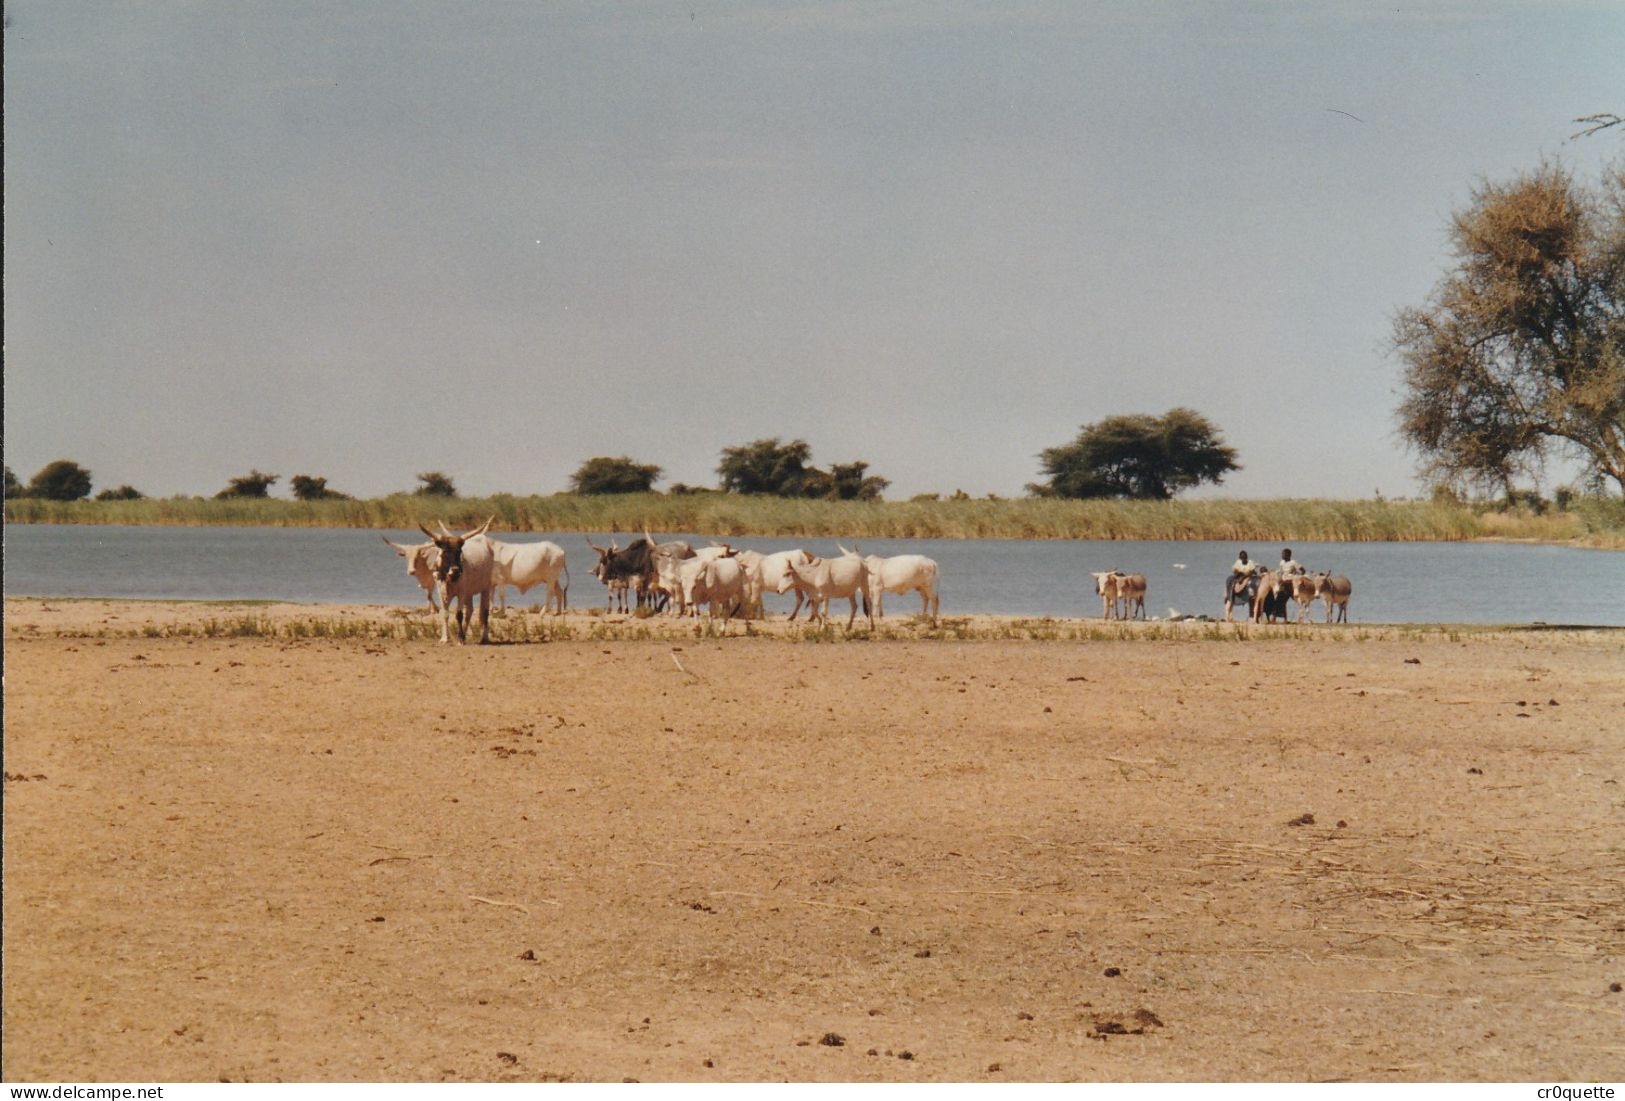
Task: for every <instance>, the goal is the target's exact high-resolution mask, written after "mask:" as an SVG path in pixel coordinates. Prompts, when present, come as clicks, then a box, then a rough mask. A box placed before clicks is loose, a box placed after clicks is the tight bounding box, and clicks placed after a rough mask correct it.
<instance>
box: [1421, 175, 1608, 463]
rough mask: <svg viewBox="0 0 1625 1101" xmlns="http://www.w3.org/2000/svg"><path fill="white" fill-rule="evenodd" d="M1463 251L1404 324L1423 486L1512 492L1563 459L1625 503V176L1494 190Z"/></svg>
mask: <svg viewBox="0 0 1625 1101" xmlns="http://www.w3.org/2000/svg"><path fill="white" fill-rule="evenodd" d="M1451 238H1452V240H1453V242H1454V245H1455V254H1456V259H1457V264H1456V266H1455V268H1454V269H1453V270H1452V271H1450V272H1449V273H1448V274H1446V275H1445V277H1444V278H1443V279H1441V280H1440V281H1439V283H1438V285H1437V286H1435V287H1434V289H1433V294H1432V296H1431V297H1430V298H1429V300H1428V302H1427V304H1426V305H1425V306H1421V307H1417V308H1413V309H1407V310H1404V311H1401V312H1400V313H1399V315H1398V316H1397V317H1396V318H1395V320H1394V330H1393V347H1394V350H1395V351H1396V353H1397V354H1398V356H1399V359H1400V360H1401V362H1402V363H1403V364H1404V375H1403V378H1402V381H1401V387H1402V401H1401V403H1400V406H1399V427H1400V434H1401V436H1402V437H1403V439H1404V440H1405V441H1406V443H1407V444H1409V445H1410V447H1411V448H1412V449H1413V450H1415V451H1416V452H1417V453H1418V454H1419V455H1420V456H1421V458H1422V460H1423V466H1422V473H1423V476H1424V477H1425V478H1426V479H1427V480H1428V481H1430V482H1432V483H1434V484H1436V485H1437V484H1444V485H1451V486H1464V485H1478V486H1486V487H1491V486H1492V487H1496V488H1498V489H1500V490H1502V491H1506V492H1510V491H1511V489H1512V479H1513V477H1514V476H1515V475H1517V474H1519V473H1530V472H1534V471H1537V470H1538V469H1539V468H1540V466H1541V464H1542V463H1543V462H1544V459H1545V457H1546V455H1547V452H1548V451H1549V450H1550V449H1552V448H1553V447H1554V446H1555V447H1556V448H1557V449H1558V450H1560V451H1562V452H1564V453H1567V454H1569V455H1571V456H1574V457H1576V458H1578V459H1579V460H1580V461H1581V462H1582V463H1584V464H1585V466H1586V470H1587V475H1588V476H1589V477H1590V478H1591V479H1592V480H1594V481H1597V482H1601V480H1602V479H1603V478H1604V477H1606V478H1611V479H1613V480H1614V482H1616V483H1617V484H1618V485H1619V486H1620V487H1621V489H1622V490H1625V311H1622V308H1621V307H1622V306H1625V168H1620V169H1616V170H1614V171H1613V172H1611V173H1610V174H1609V175H1608V176H1607V177H1606V178H1605V180H1604V182H1603V185H1602V186H1601V188H1599V189H1598V190H1597V191H1589V190H1587V189H1585V188H1583V187H1582V186H1580V185H1578V184H1576V183H1575V181H1574V180H1573V179H1572V178H1571V177H1570V176H1569V174H1568V173H1567V172H1566V171H1564V170H1563V169H1562V168H1560V167H1557V166H1554V165H1544V166H1542V167H1541V168H1539V169H1537V170H1536V171H1534V172H1531V173H1528V174H1526V175H1523V176H1520V177H1518V178H1516V179H1514V180H1513V181H1512V182H1510V183H1506V184H1491V183H1485V184H1481V185H1480V186H1479V187H1478V188H1476V189H1475V190H1474V192H1473V197H1472V202H1471V203H1470V205H1469V206H1468V207H1467V208H1466V209H1465V210H1462V211H1460V212H1458V213H1457V214H1456V215H1455V217H1454V218H1453V219H1452V221H1451Z"/></svg>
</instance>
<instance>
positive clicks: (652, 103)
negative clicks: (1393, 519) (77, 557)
mask: <svg viewBox="0 0 1625 1101" xmlns="http://www.w3.org/2000/svg"><path fill="white" fill-rule="evenodd" d="M1396 2H1397V0H1387V2H1384V3H1361V2H1358V0H1347V2H1345V0H1336V2H1333V0H1327V2H1323V3H1317V2H1283V3H1231V2H1225V3H1220V2H1214V3H1200V4H1197V3H1191V4H1154V3H1137V2H1121V3H1115V2H1114V3H1091V2H1055V3H1047V2H1031V3H974V4H973V3H954V2H941V3H923V2H918V3H916V2H909V0H904V2H897V3H884V2H878V0H876V2H862V3H857V2H851V3H816V4H800V3H742V4H717V3H714V2H711V0H684V2H683V3H675V4H640V5H633V4H602V3H579V4H575V3H551V2H550V3H541V2H534V3H533V2H526V3H456V4H454V3H414V2H407V0H391V2H371V3H361V2H338V0H331V2H323V3H298V2H291V0H274V2H271V0H266V2H254V0H237V2H232V3H212V2H178V0H176V2H164V0H137V2H128V3H113V2H96V3H77V2H71V0H20V2H15V0H14V2H8V3H7V4H6V14H7V21H8V26H7V29H6V32H5V138H6V141H5V170H6V175H5V322H6V348H5V353H6V354H5V387H6V394H5V398H6V402H5V459H6V462H7V463H8V464H9V465H10V466H11V467H12V469H13V470H15V471H16V472H17V473H18V474H19V475H20V476H21V477H23V478H24V479H26V478H27V477H29V476H30V475H31V474H32V473H33V472H34V471H35V470H37V469H38V468H39V467H40V466H42V465H44V463H46V462H47V461H49V460H51V459H54V458H58V457H64V456H65V457H69V458H73V459H76V460H78V461H79V462H81V463H83V464H85V465H86V466H88V467H89V468H90V469H91V470H92V471H93V473H94V475H95V479H96V484H97V487H98V488H102V487H106V486H113V485H117V484H119V483H123V482H128V483H132V484H134V485H136V486H137V487H138V488H140V489H142V490H144V491H146V492H147V493H149V494H162V495H167V494H170V493H178V492H183V493H212V492H214V491H215V490H217V489H219V488H220V487H221V486H222V485H224V484H225V482H226V479H227V478H228V477H230V476H232V475H235V474H240V473H243V472H245V471H247V470H248V469H249V468H250V467H257V468H259V469H261V470H266V471H273V472H276V473H279V474H281V475H282V476H283V479H284V480H283V482H282V483H281V484H280V485H279V486H278V493H279V494H285V493H286V479H287V478H288V477H289V476H290V475H292V474H296V473H307V474H318V475H325V476H326V477H327V478H328V479H329V482H330V484H331V485H332V486H334V487H335V488H338V489H342V490H345V491H348V492H351V493H357V494H362V495H372V494H377V493H383V492H388V491H391V490H397V489H408V488H411V487H412V486H413V485H414V484H415V481H414V475H415V474H416V473H417V472H418V471H423V470H429V469H440V470H444V471H446V472H447V473H450V474H451V475H452V476H453V477H454V478H455V479H456V481H457V484H458V486H459V488H461V489H462V490H463V491H464V492H467V493H486V492H495V491H501V490H508V491H514V492H520V493H527V492H551V491H554V490H558V489H563V488H565V486H566V484H567V479H568V476H569V474H570V473H571V471H573V470H574V469H575V467H576V466H577V465H578V464H579V463H580V462H581V460H583V459H585V458H587V457H588V456H592V455H602V454H607V455H619V454H623V453H628V454H631V455H632V456H633V457H635V458H637V459H638V460H640V461H643V462H653V463H659V464H660V465H662V466H663V467H665V469H666V473H667V478H668V479H669V480H676V481H685V482H690V483H702V484H713V483H714V481H715V474H714V469H715V467H716V463H717V458H718V452H719V451H720V449H721V448H722V447H724V446H727V445H730V444H737V443H743V442H746V441H748V440H752V439H756V438H758V437H762V436H773V435H777V436H781V437H784V438H786V439H788V438H791V437H802V438H805V439H806V440H807V441H808V442H809V443H811V445H812V448H813V457H814V460H815V461H816V462H820V463H824V464H827V463H829V462H832V461H848V460H852V459H860V458H861V459H866V460H868V461H869V462H870V463H871V464H872V467H873V471H874V472H875V473H879V474H882V475H885V476H887V477H889V478H891V479H892V481H893V485H892V488H891V490H890V491H889V493H888V496H891V497H903V496H908V495H910V494H913V493H917V492H922V491H944V492H948V491H952V490H954V489H956V488H963V489H965V490H967V491H969V492H971V493H974V494H978V495H979V494H984V493H989V492H996V493H1000V494H1005V495H1013V494H1017V493H1019V492H1020V491H1021V487H1022V485H1023V484H1024V483H1026V482H1028V481H1031V480H1034V479H1035V478H1036V477H1037V459H1036V454H1037V452H1038V451H1039V450H1040V449H1041V448H1043V447H1046V446H1050V445H1053V444H1058V443H1063V442H1066V441H1067V440H1069V439H1071V438H1072V437H1073V436H1074V435H1075V434H1076V432H1077V430H1078V427H1079V426H1080V425H1081V424H1083V423H1085V422H1088V421H1093V420H1097V419H1099V418H1100V417H1103V416H1106V415H1108V414H1112V413H1123V412H1154V413H1160V412H1162V411H1164V410H1166V409H1168V408H1170V407H1172V406H1175V405H1187V406H1191V407H1193V408H1195V409H1197V410H1199V411H1201V412H1203V413H1205V414H1207V415H1208V416H1209V417H1211V418H1212V419H1213V420H1214V421H1215V422H1216V423H1217V424H1218V425H1219V426H1220V427H1221V428H1222V429H1223V431H1224V433H1225V436H1226V438H1227V439H1228V441H1229V442H1230V443H1231V444H1233V445H1234V446H1235V447H1237V448H1238V449H1239V451H1240V453H1241V460H1242V462H1243V464H1244V466H1245V469H1244V470H1242V471H1240V472H1238V473H1236V474H1234V475H1232V476H1231V477H1230V478H1229V479H1228V481H1227V482H1226V484H1225V485H1224V486H1223V487H1222V488H1221V489H1220V490H1219V491H1218V492H1219V494H1221V495H1234V496H1243V497H1253V496H1275V495H1294V496H1298V495H1302V496H1310V495H1314V496H1366V495H1369V494H1370V493H1371V492H1372V491H1373V490H1374V489H1379V488H1380V489H1381V490H1382V492H1383V493H1384V494H1387V495H1391V496H1393V495H1404V494H1409V493H1413V492H1416V491H1417V487H1416V483H1415V482H1414V480H1413V478H1412V469H1413V462H1412V460H1411V458H1410V457H1409V456H1408V455H1406V454H1405V453H1404V451H1403V450H1402V449H1401V447H1400V446H1399V444H1398V442H1397V440H1396V439H1395V437H1394V434H1393V415H1392V410H1393V406H1394V404H1395V402H1396V398H1395V388H1396V379H1397V376H1398V367H1397V365H1396V364H1395V362H1394V361H1393V360H1392V359H1391V358H1390V357H1389V356H1388V355H1387V353H1386V352H1385V350H1384V347H1385V342H1386V339H1387V336H1388V332H1389V324H1390V319H1391V317H1392V315H1393V312H1394V311H1395V309H1396V308H1398V307H1400V306H1403V305H1409V304H1415V303H1418V302H1420V301H1421V300H1422V299H1423V298H1424V296H1425V295H1426V294H1427V292H1428V290H1429V289H1430V288H1431V287H1432V285H1433V284H1434V282H1435V281H1436V280H1437V279H1438V277H1439V275H1440V274H1441V273H1442V271H1443V270H1444V269H1445V267H1446V266H1447V264H1448V262H1449V254H1448V245H1447V241H1446V232H1445V231H1446V226H1447V221H1448V217H1449V215H1450V212H1451V211H1452V210H1454V209H1456V208H1458V207H1460V206H1461V205H1462V204H1463V203H1464V202H1465V201H1466V200H1467V198H1468V195H1469V193H1470V189H1471V187H1472V185H1473V183H1474V182H1475V180H1478V179H1480V178H1485V177H1487V178H1491V179H1499V178H1505V177H1507V176H1508V175H1510V174H1512V173H1515V172H1518V171H1521V170H1525V169H1529V168H1531V167H1533V166H1535V165H1536V164H1538V163H1539V161H1540V160H1541V158H1542V157H1552V158H1560V159H1561V160H1562V161H1564V162H1565V163H1567V164H1568V165H1570V167H1572V168H1573V169H1575V170H1576V171H1577V173H1579V174H1580V175H1582V176H1583V177H1586V178H1588V179H1595V178H1596V177H1597V174H1598V171H1599V169H1600V167H1601V165H1602V164H1603V162H1604V161H1605V160H1606V159H1608V158H1610V157H1617V156H1619V155H1621V153H1622V152H1625V142H1622V141H1621V140H1620V139H1619V138H1618V137H1616V136H1612V135H1603V136H1598V137H1593V138H1588V139H1582V140H1580V141H1572V142H1571V141H1568V140H1567V139H1568V138H1569V136H1570V135H1571V134H1572V133H1574V131H1575V130H1576V129H1578V128H1577V127H1576V126H1575V125H1574V124H1573V123H1572V122H1571V121H1570V120H1571V119H1572V118H1573V117H1574V116H1576V115H1581V114H1588V113H1592V112H1597V111H1616V112H1625V4H1621V3H1619V2H1618V0H1598V2H1592V3H1580V2H1575V3H1562V2H1541V3H1533V2H1530V3H1517V4H1513V3H1501V2H1495V0H1460V2H1439V3H1420V4H1417V3H1410V2H1398V3H1397V6H1396ZM1343 112H1347V113H1346V114H1345V113H1343ZM1351 115H1352V116H1357V117H1350V116H1351ZM1206 492H1207V494H1208V495H1212V493H1213V491H1206Z"/></svg>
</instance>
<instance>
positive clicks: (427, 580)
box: [379, 535, 440, 612]
mask: <svg viewBox="0 0 1625 1101" xmlns="http://www.w3.org/2000/svg"><path fill="white" fill-rule="evenodd" d="M379 538H381V539H383V541H384V542H385V543H388V544H389V545H390V546H392V547H394V548H395V553H396V554H398V555H400V556H401V557H402V558H404V559H406V576H408V577H411V578H415V579H416V580H417V583H418V584H419V585H422V586H423V592H424V595H425V596H427V597H428V598H429V611H431V612H438V611H439V610H440V603H439V602H438V601H437V600H435V598H434V590H435V584H436V582H435V577H434V567H435V563H436V562H438V561H439V553H440V552H438V551H436V550H435V549H434V544H433V543H416V544H413V543H395V542H391V541H390V538H389V536H387V535H383V536H379Z"/></svg>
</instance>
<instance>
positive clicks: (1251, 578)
mask: <svg viewBox="0 0 1625 1101" xmlns="http://www.w3.org/2000/svg"><path fill="white" fill-rule="evenodd" d="M490 526H491V521H490V520H487V521H486V522H485V523H483V524H481V525H480V526H479V527H477V528H475V529H473V530H472V531H467V532H464V533H463V534H461V535H457V534H455V533H453V532H451V531H448V530H447V529H446V527H445V525H443V524H442V525H441V526H440V532H439V534H436V533H434V532H432V531H430V530H429V529H428V528H425V527H423V526H422V525H421V524H420V525H419V526H418V527H419V530H420V531H422V532H423V534H424V535H426V536H428V537H429V539H428V542H426V543H417V544H409V543H395V542H391V541H390V540H389V539H388V538H387V537H386V538H385V539H384V542H386V543H388V544H389V545H390V546H391V547H393V548H395V552H396V553H397V554H399V555H400V556H401V557H402V558H404V559H406V572H407V573H408V574H409V575H410V576H412V577H413V578H415V579H416V580H417V582H418V584H420V585H421V586H422V587H423V590H424V592H425V593H426V594H427V595H428V600H429V607H430V609H431V610H432V611H435V612H437V613H439V614H440V616H441V627H440V641H442V642H449V641H450V640H451V624H452V621H453V618H455V621H456V624H457V637H458V639H459V640H461V641H466V640H467V637H468V628H469V627H470V626H471V625H472V623H473V618H474V604H475V600H476V598H477V599H478V602H479V611H480V641H481V642H486V641H488V640H489V638H490V614H491V602H492V601H493V600H496V601H499V602H500V605H501V609H502V611H504V612H506V611H507V607H508V601H507V589H508V587H509V586H512V587H513V588H515V589H518V590H519V592H520V593H521V594H523V593H526V592H529V591H530V590H531V589H533V588H536V587H538V586H545V587H546V590H547V598H546V602H545V604H544V606H543V610H544V611H552V612H557V613H560V614H562V613H563V612H564V610H565V606H566V604H567V603H568V599H569V585H570V571H569V567H568V566H567V565H566V563H565V555H564V548H562V547H560V546H559V545H558V544H556V543H548V542H542V543H504V542H501V541H500V540H497V539H493V538H491V536H490V535H488V534H487V529H489V528H490ZM587 546H588V547H590V548H591V549H592V551H593V553H594V554H595V555H596V556H597V558H598V561H597V563H596V564H595V565H594V566H593V568H592V575H593V576H594V577H596V578H597V579H598V580H599V581H600V582H602V583H603V584H604V586H605V587H606V589H607V590H608V599H609V607H610V610H611V611H616V610H619V611H623V612H629V611H631V610H632V609H633V608H639V609H648V610H649V611H651V612H658V611H670V612H672V613H674V614H676V615H689V616H698V615H699V614H700V612H699V610H700V606H701V605H704V606H705V607H706V609H707V614H708V615H709V616H710V617H712V618H713V619H714V618H716V617H717V616H719V615H720V616H722V617H724V618H725V619H732V618H734V617H735V616H738V617H742V618H746V619H765V618H766V616H767V612H766V609H765V608H764V607H763V604H762V597H763V596H764V595H765V594H766V593H769V592H773V593H778V594H780V595H784V594H787V593H793V594H794V596H795V607H794V609H792V610H791V612H790V619H792V620H794V619H795V618H796V616H797V615H799V614H800V612H801V609H802V606H803V605H805V606H806V607H807V609H808V619H809V621H817V620H820V619H822V620H826V621H827V620H828V618H829V604H830V601H831V600H846V601H848V602H849V603H850V605H851V611H850V612H849V613H848V615H847V618H846V625H847V628H848V629H850V628H851V626H852V624H853V623H854V622H855V621H856V619H857V615H858V605H859V603H860V602H861V603H862V605H863V613H864V616H865V617H866V618H867V619H868V621H869V626H870V627H871V628H873V627H874V622H875V617H876V616H883V615H885V604H884V602H885V597H886V594H887V593H893V594H902V593H910V592H913V593H918V594H919V597H920V602H921V608H920V611H921V614H922V615H925V616H928V617H930V619H931V621H932V623H935V622H936V621H937V617H938V614H939V612H940V610H941V584H940V576H939V575H940V571H939V570H938V568H937V564H936V562H934V561H933V560H931V559H930V558H927V557H925V556H924V555H920V554H900V555H895V556H893V557H890V558H883V557H881V556H880V555H875V554H871V555H860V554H858V553H857V551H855V550H847V549H846V548H845V547H840V545H839V544H837V546H838V547H839V549H840V551H841V554H840V556H839V557H834V558H818V557H815V556H814V555H811V554H809V553H807V552H806V551H805V550H800V549H796V550H783V551H778V552H776V553H772V554H763V553H761V552H760V551H754V550H739V549H737V548H734V547H732V546H729V545H728V544H726V543H716V542H713V543H711V545H710V546H707V547H701V548H699V549H695V548H694V547H692V546H690V545H689V544H688V543H686V542H684V541H682V540H673V541H671V542H667V543H657V542H655V539H654V536H652V535H650V534H649V533H648V532H647V531H645V532H644V533H643V538H641V539H636V540H634V541H632V542H631V543H629V544H627V545H626V546H625V547H622V546H620V545H619V543H618V541H613V540H612V541H611V542H610V545H609V546H608V547H600V546H597V545H595V544H594V543H593V542H592V540H591V539H587ZM1093 577H1094V580H1095V593H1096V595H1098V596H1099V597H1100V598H1101V615H1102V617H1103V618H1125V619H1133V618H1136V617H1138V618H1141V619H1144V618H1145V594H1146V580H1145V575H1144V574H1139V573H1125V572H1123V571H1122V570H1110V571H1107V572H1105V573H1097V574H1094V575H1093ZM1352 592H1353V586H1351V585H1350V584H1349V580H1348V578H1346V577H1341V576H1334V575H1331V574H1328V573H1324V572H1322V573H1317V574H1306V573H1300V574H1287V573H1283V572H1281V571H1263V570H1259V571H1255V572H1253V573H1250V574H1247V575H1244V576H1242V577H1239V578H1233V579H1232V580H1231V581H1230V582H1227V584H1226V586H1225V600H1224V612H1225V614H1224V618H1225V619H1226V620H1227V621H1228V620H1230V619H1232V618H1233V609H1234V605H1235V604H1236V603H1237V602H1241V603H1244V605H1245V607H1246V608H1247V610H1248V612H1249V613H1250V616H1251V618H1252V619H1253V620H1254V621H1255V622H1268V623H1273V622H1276V621H1282V622H1284V621H1285V620H1286V619H1287V613H1288V609H1289V605H1290V604H1291V603H1293V602H1295V603H1296V604H1297V605H1298V617H1297V618H1298V622H1300V623H1301V622H1303V621H1304V619H1305V617H1306V616H1307V615H1308V610H1309V606H1310V605H1311V604H1312V603H1313V602H1314V601H1315V600H1316V599H1317V598H1318V599H1322V600H1324V601H1325V603H1326V622H1328V623H1330V622H1331V621H1332V616H1333V609H1336V611H1337V613H1338V614H1339V615H1340V616H1341V618H1342V621H1343V622H1347V621H1348V602H1349V596H1350V594H1351V593H1352ZM454 604H455V605H456V610H455V612H453V605H454ZM1181 618H1183V617H1181Z"/></svg>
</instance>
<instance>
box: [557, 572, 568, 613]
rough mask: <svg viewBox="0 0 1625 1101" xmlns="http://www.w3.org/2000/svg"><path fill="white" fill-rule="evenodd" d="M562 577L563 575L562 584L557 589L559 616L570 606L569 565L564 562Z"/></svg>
mask: <svg viewBox="0 0 1625 1101" xmlns="http://www.w3.org/2000/svg"><path fill="white" fill-rule="evenodd" d="M563 575H564V584H563V585H561V586H559V589H560V595H559V614H560V615H563V614H564V609H566V608H568V607H569V606H570V563H568V562H566V563H565V564H564V570H563Z"/></svg>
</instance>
